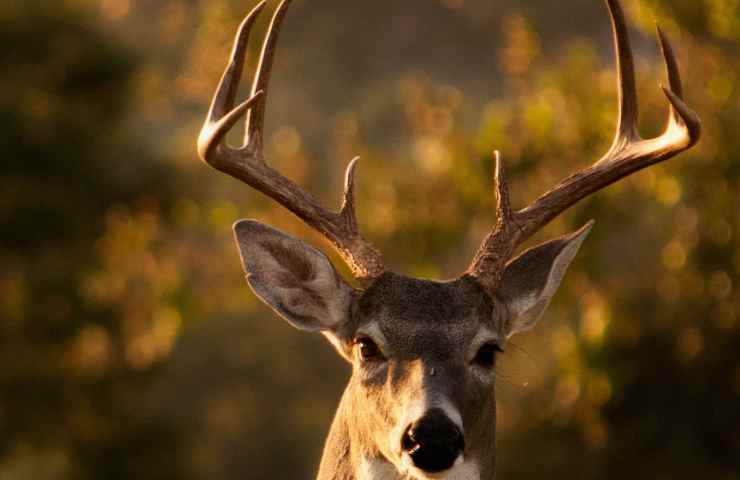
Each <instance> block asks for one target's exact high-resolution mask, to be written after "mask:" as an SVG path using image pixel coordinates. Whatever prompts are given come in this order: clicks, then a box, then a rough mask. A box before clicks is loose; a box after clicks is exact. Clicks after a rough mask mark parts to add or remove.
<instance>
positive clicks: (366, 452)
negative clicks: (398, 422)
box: [316, 390, 496, 480]
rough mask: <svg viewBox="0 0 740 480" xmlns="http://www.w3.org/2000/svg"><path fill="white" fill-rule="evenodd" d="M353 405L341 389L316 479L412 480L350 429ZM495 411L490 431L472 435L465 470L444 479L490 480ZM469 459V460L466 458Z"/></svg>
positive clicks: (492, 466) (491, 476)
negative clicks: (472, 442) (339, 399)
mask: <svg viewBox="0 0 740 480" xmlns="http://www.w3.org/2000/svg"><path fill="white" fill-rule="evenodd" d="M356 408H359V407H358V406H356V405H354V403H353V401H352V396H351V395H350V394H349V393H348V392H347V391H346V390H345V392H344V395H343V396H342V400H341V401H340V403H339V407H338V408H337V413H336V415H335V416H334V421H333V422H332V426H331V429H330V430H329V436H328V437H327V440H326V444H325V446H324V453H323V456H322V458H321V465H320V467H319V473H318V476H317V477H316V480H416V479H415V478H414V477H410V476H407V475H403V474H401V473H400V472H399V471H398V470H397V469H396V467H395V466H394V465H393V464H392V463H390V462H389V461H387V460H386V459H385V458H384V457H383V456H382V455H381V454H380V453H379V452H378V451H377V448H376V447H375V446H373V445H372V444H371V442H369V441H365V440H363V438H362V437H361V436H360V435H357V432H356V431H354V429H353V426H352V425H353V411H355V412H356V410H355V409H356ZM495 422H496V419H495V408H494V409H493V414H492V418H491V421H490V428H489V429H484V430H485V431H480V432H476V434H475V437H476V439H477V440H476V441H475V444H473V445H470V452H471V456H472V457H473V458H474V459H475V460H474V461H470V462H469V465H468V466H467V467H466V468H462V469H458V470H456V471H455V473H454V474H451V475H449V476H447V477H440V478H444V479H445V480H494V479H495V476H496V475H495V461H494V454H493V451H494V438H495V429H496V427H495ZM469 460H472V458H471V459H469Z"/></svg>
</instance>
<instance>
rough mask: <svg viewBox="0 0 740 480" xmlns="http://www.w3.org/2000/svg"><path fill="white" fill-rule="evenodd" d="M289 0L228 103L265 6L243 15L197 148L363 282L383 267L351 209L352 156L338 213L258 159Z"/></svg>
mask: <svg viewBox="0 0 740 480" xmlns="http://www.w3.org/2000/svg"><path fill="white" fill-rule="evenodd" d="M290 3H291V0H283V1H282V2H281V3H280V5H279V6H278V7H277V9H276V11H275V14H274V15H273V18H272V22H271V23H270V27H269V29H268V33H267V36H266V38H265V41H264V43H263V46H262V53H261V56H260V61H259V63H258V67H257V73H256V75H255V79H254V82H253V84H252V90H251V96H250V98H249V99H247V100H246V101H244V102H242V103H241V104H239V105H238V106H237V107H236V108H234V102H235V99H236V93H237V90H238V87H239V82H240V80H241V74H242V70H243V68H244V61H245V55H246V51H247V42H248V39H249V34H250V32H251V29H252V27H253V25H254V22H255V20H256V19H257V17H258V16H259V15H260V13H261V12H262V10H263V9H264V7H265V2H264V1H263V2H261V3H259V4H258V5H257V6H256V7H255V8H254V9H253V10H252V11H251V12H250V13H249V14H248V15H247V17H246V18H245V19H244V21H243V22H242V24H241V26H240V27H239V30H238V32H237V34H236V38H235V40H234V47H233V49H232V53H231V59H230V61H229V64H228V65H227V67H226V70H225V72H224V74H223V77H222V79H221V82H220V84H219V86H218V88H217V89H216V93H215V95H214V97H213V101H212V103H211V108H210V110H209V112H208V116H207V117H206V121H205V124H204V125H203V128H202V129H201V133H200V135H199V137H198V153H199V155H200V157H201V158H202V159H203V160H204V161H205V162H206V163H208V164H209V165H211V166H212V167H213V168H215V169H217V170H219V171H221V172H224V173H226V174H228V175H231V176H232V177H234V178H236V179H238V180H241V181H242V182H244V183H246V184H247V185H249V186H251V187H252V188H255V189H256V190H259V191H260V192H262V193H263V194H265V195H267V196H268V197H270V198H272V199H274V200H275V201H277V202H278V203H280V204H281V205H283V206H284V207H285V208H287V209H288V210H290V211H291V212H293V213H294V214H295V215H296V216H298V217H299V218H301V219H302V220H303V221H304V222H306V224H308V225H309V226H310V227H312V228H313V229H315V230H317V231H318V232H319V233H321V234H322V235H324V236H325V237H326V238H327V239H328V240H329V241H330V242H331V243H332V245H333V246H334V248H335V249H336V250H337V251H338V253H339V254H340V256H341V257H342V258H343V259H344V260H345V262H346V263H347V264H348V265H349V267H350V269H351V270H352V273H353V274H354V275H355V276H356V277H357V278H358V279H359V280H361V281H364V282H369V281H372V280H373V279H375V278H377V277H379V276H380V275H382V274H383V272H384V271H385V268H384V266H383V261H382V257H381V255H380V252H378V250H376V249H375V248H374V247H373V246H372V245H371V244H370V243H369V242H367V241H366V240H365V239H364V238H363V237H362V236H361V235H360V232H359V229H358V226H357V219H356V214H355V209H354V205H355V204H354V174H355V169H356V167H357V159H355V160H354V161H353V162H352V163H351V164H350V165H349V168H348V171H347V182H346V186H345V200H344V205H343V206H342V209H341V211H340V212H332V211H329V210H326V209H325V208H323V207H322V206H321V205H320V204H319V202H318V201H316V199H315V198H314V197H313V196H312V195H311V194H310V193H308V192H306V191H304V190H303V189H301V188H300V187H299V186H298V185H296V184H295V183H294V182H293V181H291V180H290V179H288V178H286V177H284V176H282V175H281V174H280V173H278V172H277V171H276V170H274V169H272V168H271V167H270V166H268V165H267V164H266V163H265V161H264V154H263V149H262V146H263V135H264V115H265V103H266V99H267V90H268V87H269V81H270V73H271V70H272V64H273V60H274V56H275V50H276V46H277V41H278V37H279V34H280V27H281V26H282V22H283V19H284V18H285V15H286V13H287V10H288V7H289V6H290ZM245 115H246V116H247V120H246V128H245V129H246V133H245V140H244V145H242V146H241V147H239V148H232V147H229V146H228V145H226V144H225V142H224V137H225V136H226V134H227V133H228V132H229V130H230V129H231V128H232V127H233V126H234V125H235V124H236V122H237V121H238V120H239V119H240V118H241V117H243V116H245Z"/></svg>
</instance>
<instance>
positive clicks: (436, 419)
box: [401, 409, 465, 473]
mask: <svg viewBox="0 0 740 480" xmlns="http://www.w3.org/2000/svg"><path fill="white" fill-rule="evenodd" d="M401 447H402V448H403V451H404V452H405V453H407V454H408V455H409V457H411V460H412V461H413V462H414V466H415V467H416V468H419V469H420V470H423V471H425V472H429V473H437V472H443V471H445V470H449V469H450V468H452V466H453V465H454V464H455V461H456V460H457V458H458V457H459V456H460V454H462V453H463V451H464V450H465V437H464V436H463V433H462V432H461V431H460V429H459V428H458V426H457V425H455V424H454V423H453V422H452V420H450V418H449V417H448V416H447V415H446V414H445V413H444V411H442V410H441V409H432V410H429V411H428V412H427V413H426V414H425V415H424V416H423V417H421V418H420V419H419V420H417V421H416V422H414V423H412V424H411V425H409V426H408V428H407V429H406V432H405V433H404V435H403V438H402V439H401Z"/></svg>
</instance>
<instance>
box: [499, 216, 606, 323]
mask: <svg viewBox="0 0 740 480" xmlns="http://www.w3.org/2000/svg"><path fill="white" fill-rule="evenodd" d="M592 227H593V221H591V222H589V223H588V224H587V225H585V226H584V227H583V228H581V229H580V230H578V231H577V232H575V233H573V234H570V235H567V236H565V237H561V238H558V239H556V240H552V241H550V242H547V243H543V244H542V245H539V246H536V247H533V248H531V249H529V250H527V251H526V252H524V253H523V254H521V255H520V256H519V257H517V258H515V259H514V260H512V261H511V262H509V263H508V265H506V269H505V270H504V274H503V276H502V278H501V286H500V287H499V289H498V291H497V295H498V297H499V298H501V299H502V300H503V301H504V303H505V304H506V306H507V307H508V310H509V313H510V315H511V316H510V318H509V321H508V327H507V329H506V332H504V333H505V335H506V336H507V337H511V336H512V335H514V334H516V333H520V332H526V331H527V330H530V329H531V328H532V327H534V326H535V324H536V323H537V320H539V319H540V317H541V316H542V314H543V313H544V311H545V310H546V309H547V306H548V305H549V304H550V300H551V299H552V296H553V295H554V294H555V292H556V291H557V289H558V287H559V286H560V282H561V280H562V279H563V276H565V272H566V271H567V270H568V266H569V265H570V262H571V261H572V260H573V257H575V256H576V253H578V249H579V248H580V247H581V244H582V243H583V241H584V240H585V239H586V237H587V236H588V234H589V233H590V232H591V228H592Z"/></svg>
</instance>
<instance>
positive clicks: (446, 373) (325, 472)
mask: <svg viewBox="0 0 740 480" xmlns="http://www.w3.org/2000/svg"><path fill="white" fill-rule="evenodd" d="M289 4H290V0H284V1H283V2H282V3H281V4H280V5H279V7H278V8H277V10H276V12H275V14H274V17H273V19H272V23H271V25H270V27H269V30H268V33H267V37H266V40H265V42H264V45H263V48H262V54H261V59H260V62H259V67H258V69H257V73H256V77H255V79H254V82H253V85H252V89H251V96H250V98H249V99H247V100H246V101H245V102H243V103H241V104H240V105H238V106H236V107H234V104H235V97H236V92H237V88H238V85H239V81H240V76H241V72H242V69H243V66H244V57H245V53H246V47H247V39H248V37H249V33H250V30H251V28H252V26H253V24H254V21H255V19H256V18H257V17H258V15H259V14H260V12H261V11H262V10H263V8H264V5H265V4H264V2H262V3H260V4H259V5H258V6H257V7H256V8H255V9H254V10H253V11H252V12H251V13H250V14H249V15H248V16H247V17H246V19H245V20H244V22H243V23H242V25H241V27H240V28H239V32H238V33H237V36H236V40H235V43H234V48H233V52H232V55H231V60H230V62H229V64H228V66H227V68H226V72H225V73H224V75H223V78H222V80H221V84H220V85H219V87H218V89H217V91H216V94H215V97H214V99H213V103H212V106H211V109H210V112H209V114H208V117H207V119H206V122H205V125H204V127H203V130H202V132H201V134H200V137H199V140H198V152H199V154H200V156H201V158H202V159H203V160H204V161H205V162H207V163H208V164H209V165H211V166H212V167H214V168H216V169H217V170H219V171H221V172H224V173H227V174H229V175H231V176H233V177H234V178H237V179H239V180H241V181H243V182H244V183H246V184H247V185H249V186H251V187H252V188H255V189H257V190H259V191H260V192H262V193H264V194H265V195H267V196H269V197H271V198H272V199H274V200H275V201H277V202H279V203H280V204H281V205H283V206H284V207H286V208H287V209H288V210H290V211H291V212H293V213H294V214H295V215H297V216H298V217H299V218H301V219H302V220H303V221H304V222H306V223H307V224H308V225H309V226H311V227H312V228H314V229H316V230H317V231H319V232H321V234H323V235H324V236H325V237H326V238H327V239H328V240H329V242H330V243H331V244H332V246H333V247H334V248H335V249H336V250H337V252H338V253H339V255H340V256H341V257H342V258H343V259H344V260H345V261H346V262H347V264H348V265H349V267H350V270H351V271H352V273H353V274H354V275H355V277H356V278H357V279H358V280H359V283H360V284H361V285H362V286H363V289H361V290H360V289H355V288H353V287H351V286H350V285H349V284H348V283H347V282H345V281H344V280H343V279H342V277H341V276H340V275H339V274H338V273H337V271H336V270H335V269H334V267H333V266H332V264H331V263H330V261H329V260H328V258H327V257H326V256H325V255H324V254H323V253H321V252H320V251H318V250H317V249H315V248H313V247H312V246H309V245H308V244H306V243H304V242H303V241H301V240H298V239H296V238H292V237H290V236H288V235H286V234H284V233H281V232H279V231H277V230H275V229H273V228H271V227H269V226H267V225H264V224H262V223H260V222H258V221H255V220H242V221H240V222H237V223H236V224H235V226H234V231H235V235H236V241H237V244H238V247H239V251H240V253H241V259H242V263H243V266H244V270H245V271H246V274H247V281H248V282H249V285H250V286H251V287H252V290H253V291H254V293H255V294H256V295H257V296H258V297H259V298H261V299H262V300H263V301H264V302H265V303H266V304H267V305H269V306H270V307H272V309H274V310H275V312H276V313H277V314H278V315H280V316H281V317H283V318H284V319H285V320H287V321H288V322H289V323H290V324H292V325H293V326H295V327H297V328H300V329H302V330H308V331H314V332H321V333H323V334H324V335H325V336H326V337H327V338H328V339H329V340H330V341H331V343H332V344H333V345H334V346H335V347H336V349H337V350H338V352H339V353H340V354H341V355H342V356H343V357H344V358H345V359H347V360H348V361H349V362H351V363H352V365H353V373H352V377H351V379H350V381H349V384H348V386H347V389H346V391H345V394H344V396H343V399H342V402H341V404H340V407H339V410H338V412H337V416H336V418H335V421H334V425H333V427H332V430H331V433H330V436H329V440H328V442H327V445H326V449H325V453H324V458H323V460H322V467H321V469H320V473H319V477H320V478H327V479H328V478H342V479H344V478H383V479H392V478H416V479H427V478H465V479H474V478H493V475H494V466H495V451H494V450H495V417H496V410H495V390H494V374H493V368H494V366H495V363H496V358H497V356H498V355H500V354H501V353H502V352H503V351H504V350H505V349H506V344H507V341H508V340H509V338H511V337H512V336H513V335H515V334H517V333H519V332H523V331H526V330H529V329H531V328H532V327H533V326H534V325H535V324H536V322H537V320H538V319H539V318H540V316H541V315H542V313H543V312H544V311H545V309H546V308H547V306H548V304H549V302H550V299H551V298H552V296H553V295H554V293H555V291H556V290H557V288H558V286H559V284H560V282H561V280H562V279H563V276H564V274H565V272H566V270H567V268H568V265H569V264H570V262H571V261H572V260H573V258H574V257H575V255H576V253H577V252H578V249H579V247H580V246H581V244H582V243H583V241H584V240H585V238H586V236H587V235H588V233H589V231H590V230H591V227H592V223H589V224H587V225H586V226H584V227H583V228H581V229H580V230H578V231H577V232H575V233H572V234H570V235H566V236H564V237H561V238H558V239H556V240H553V241H550V242H547V243H545V244H542V245H539V246H536V247H534V248H531V249H529V250H527V251H525V252H524V253H522V254H521V255H519V256H516V257H515V253H516V251H517V248H518V247H519V246H520V245H522V243H524V242H525V241H526V240H527V239H529V238H530V237H531V236H532V235H533V234H534V233H536V232H537V231H538V230H540V229H541V228H542V227H543V226H545V225H546V224H547V223H548V222H550V221H551V220H552V219H553V218H555V217H556V216H558V215H559V214H560V213H561V212H563V211H564V210H566V209H567V208H569V207H570V206H572V205H573V204H575V203H576V202H578V201H580V200H581V199H583V198H585V197H586V196H588V195H590V194H592V193H594V192H596V191H598V190H600V189H602V188H605V187H606V186H608V185H610V184H612V183H614V182H616V181H618V180H620V179H621V178H624V177H626V176H628V175H630V174H632V173H634V172H636V171H638V170H641V169H643V168H645V167H648V166H650V165H653V164H655V163H658V162H661V161H664V160H667V159H669V158H671V157H673V156H674V155H676V154H678V153H680V152H682V151H684V150H687V149H688V148H690V147H692V146H693V145H694V144H695V143H696V142H697V141H698V139H699V135H700V122H699V119H698V117H697V116H696V114H695V113H694V112H693V111H692V110H691V109H690V108H689V107H688V106H687V105H686V104H685V103H684V101H683V93H682V87H681V80H680V77H679V72H678V68H677V64H676V60H675V57H674V55H673V51H672V49H671V46H670V44H669V42H668V40H667V38H666V37H665V35H664V34H663V33H662V31H660V30H658V38H659V40H660V45H661V48H662V51H663V55H664V58H665V62H666V66H667V74H668V83H669V87H668V88H665V87H664V88H663V91H664V92H665V95H666V97H667V99H668V102H669V112H668V120H667V124H666V127H665V130H664V132H663V134H662V135H660V136H658V137H656V138H651V139H642V138H641V137H640V136H639V134H638V133H637V127H636V121H637V96H636V89H635V77H634V65H633V58H632V53H631V49H630V45H629V39H628V36H627V28H626V24H625V20H624V15H623V12H622V9H621V7H620V5H619V2H618V1H617V0H606V4H607V6H608V8H609V12H610V14H611V19H612V26H613V29H614V43H615V48H616V57H617V70H618V88H619V116H618V123H617V132H616V136H615V139H614V143H613V144H612V146H611V148H610V149H609V150H608V152H607V153H606V154H605V155H604V156H603V157H602V158H601V159H599V160H598V161H597V162H595V163H594V164H592V165H591V166H590V167H588V168H585V169H583V170H581V171H579V172H577V173H575V174H573V175H571V176H569V177H567V178H566V179H564V180H563V181H562V182H560V183H559V184H558V185H556V186H555V187H554V188H552V189H551V190H549V191H548V192H547V193H545V194H543V195H542V196H541V197H539V198H538V199H537V200H535V201H534V202H533V203H532V204H530V205H529V206H527V207H526V208H523V209H521V210H518V211H514V210H513V209H512V208H511V205H510V202H509V191H508V187H507V182H506V176H505V173H504V167H503V163H502V161H501V158H500V156H499V154H498V152H496V154H495V160H496V162H495V167H496V172H495V191H496V198H497V223H496V225H495V226H494V227H493V228H492V230H491V232H490V234H489V235H488V237H487V238H486V239H485V240H484V242H483V244H482V246H481V248H480V250H479V252H478V253H477V255H476V256H475V258H474V260H473V262H472V264H471V265H470V267H469V268H468V270H467V271H465V272H464V273H463V274H462V275H460V276H459V277H458V278H457V279H455V280H452V281H447V282H435V281H429V280H419V279H413V278H408V277H405V276H402V275H399V274H396V273H392V272H391V271H389V270H387V269H386V268H385V267H384V264H383V260H382V257H381V254H380V253H379V252H378V250H376V249H375V248H374V247H373V246H372V245H371V244H370V243H368V242H367V241H366V240H365V239H364V238H363V237H362V235H361V234H360V231H359V228H358V224H357V218H356V215H355V208H354V184H355V171H356V167H357V160H354V161H352V162H351V163H350V165H349V167H348V169H347V174H346V182H345V195H344V204H343V205H342V207H341V209H340V210H339V211H338V212H333V211H331V210H327V209H325V208H323V207H322V206H321V205H320V204H319V202H317V200H316V199H315V198H314V197H313V196H311V194H309V193H307V192H305V191H304V190H302V189H301V188H300V187H298V186H297V185H296V184H295V183H294V182H292V181H291V180H289V179H287V178H285V177H284V176H282V175H280V174H279V173H278V172H277V171H275V170H273V169H272V168H270V166H268V165H267V163H266V162H265V159H264V156H263V149H262V145H263V125H264V114H265V102H266V98H267V89H268V86H269V78H270V70H271V67H272V62H273V57H274V53H275V46H276V43H277V39H278V34H279V31H280V27H281V24H282V22H283V19H284V17H285V14H286V11H287V9H288V6H289ZM244 116H246V135H245V140H244V144H243V145H242V146H241V147H238V148H234V147H230V146H228V145H226V144H225V142H224V137H225V135H226V133H227V132H228V131H229V130H230V129H231V128H232V127H233V126H234V125H235V123H236V122H237V121H238V120H239V119H240V118H242V117H244Z"/></svg>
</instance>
